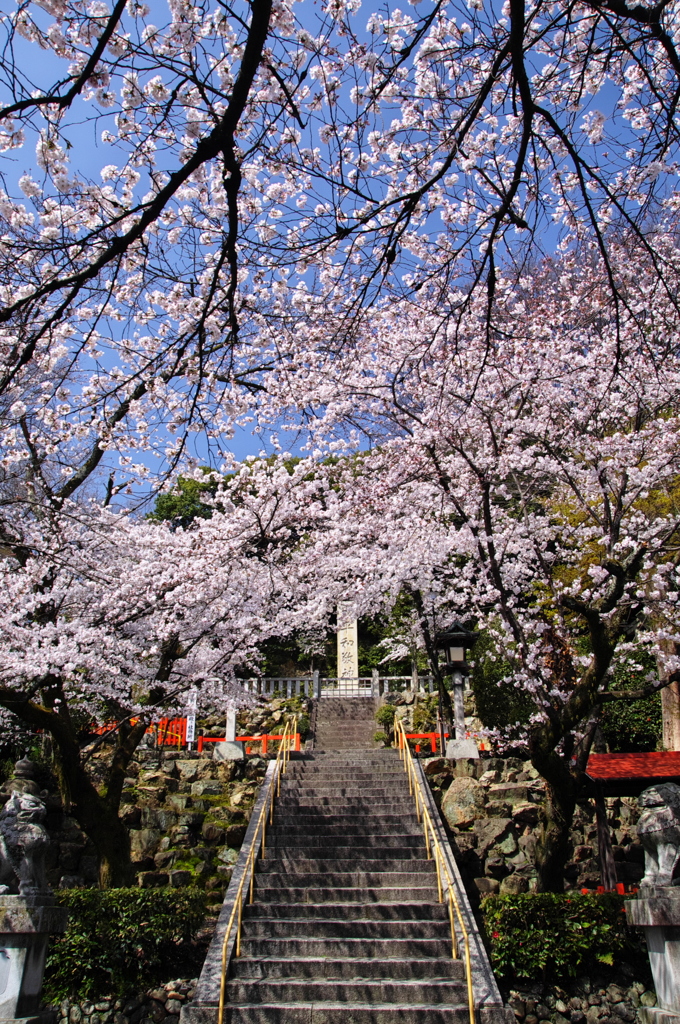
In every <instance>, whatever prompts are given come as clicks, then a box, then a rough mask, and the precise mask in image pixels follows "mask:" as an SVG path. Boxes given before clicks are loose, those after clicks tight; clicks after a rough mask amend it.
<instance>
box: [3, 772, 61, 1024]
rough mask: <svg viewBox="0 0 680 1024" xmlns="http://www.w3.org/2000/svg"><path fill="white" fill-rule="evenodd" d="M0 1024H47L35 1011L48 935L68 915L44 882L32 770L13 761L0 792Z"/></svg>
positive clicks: (39, 805) (50, 1015) (49, 1019)
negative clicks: (0, 805) (1, 801)
mask: <svg viewBox="0 0 680 1024" xmlns="http://www.w3.org/2000/svg"><path fill="white" fill-rule="evenodd" d="M2 798H4V800H5V804H4V807H3V808H2V810H1V811H0V1024H8V1022H9V1021H13V1022H15V1024H16V1022H17V1021H20V1022H22V1024H53V1022H54V1021H55V1020H56V1013H55V1012H54V1011H52V1010H41V1009H40V994H41V991H42V980H43V972H44V969H45V957H46V956H47V944H48V941H49V936H50V934H54V933H59V932H64V931H65V930H66V920H67V916H68V911H67V910H66V908H65V907H57V906H55V905H54V896H53V894H52V890H51V889H50V888H49V886H48V885H47V880H46V877H45V853H46V850H47V847H48V845H49V837H48V835H47V832H46V831H45V827H44V824H43V823H44V821H45V818H46V816H47V812H46V809H45V804H44V803H43V800H42V797H41V793H40V788H39V786H38V784H37V783H36V781H35V778H34V766H33V764H32V763H31V762H30V761H28V760H25V759H24V760H22V761H18V762H17V764H16V765H15V774H14V777H13V778H12V779H10V780H9V781H8V782H6V783H5V784H4V785H3V786H2V788H1V789H0V799H2Z"/></svg>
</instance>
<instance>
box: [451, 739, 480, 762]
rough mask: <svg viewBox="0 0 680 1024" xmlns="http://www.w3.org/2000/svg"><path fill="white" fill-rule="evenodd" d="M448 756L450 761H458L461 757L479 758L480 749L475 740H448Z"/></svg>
mask: <svg viewBox="0 0 680 1024" xmlns="http://www.w3.org/2000/svg"><path fill="white" fill-rule="evenodd" d="M446 756H447V758H448V759H450V760H453V761H455V760H457V759H458V758H459V757H474V758H478V757H479V749H478V747H477V744H476V743H475V741H474V740H448V741H447V744H446Z"/></svg>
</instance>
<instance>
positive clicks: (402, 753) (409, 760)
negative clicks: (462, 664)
mask: <svg viewBox="0 0 680 1024" xmlns="http://www.w3.org/2000/svg"><path fill="white" fill-rule="evenodd" d="M394 725H395V732H396V734H397V738H398V741H399V757H400V758H401V760H402V761H403V762H404V771H405V772H406V774H407V776H408V789H409V793H410V794H411V795H412V796H413V798H414V800H415V804H416V815H417V817H418V821H421V822H422V824H423V832H424V833H425V849H426V850H427V859H428V860H432V858H433V856H434V861H435V864H436V867H437V890H438V893H439V902H440V903H443V902H444V888H445V886H444V884H443V879H444V878H445V879H446V888H447V889H448V895H447V902H448V906H449V922H450V924H451V952H452V956H453V959H454V960H458V959H459V958H460V950H459V948H458V937H457V935H456V921H457V922H458V927H459V928H460V932H461V934H462V936H463V947H464V953H465V977H466V980H467V990H468V1012H469V1014H470V1024H475V996H474V989H473V986H472V965H471V962H470V938H469V935H468V930H467V928H466V927H465V920H464V918H463V915H462V913H461V909H460V904H459V903H458V897H457V894H456V889H455V887H454V884H453V879H452V878H451V873H450V871H449V866H448V864H447V863H446V858H445V856H444V850H443V849H442V845H441V843H440V842H439V839H438V838H437V833H436V832H435V829H434V825H433V824H432V818H431V816H430V812H429V810H428V808H427V803H426V801H425V796H424V794H423V790H422V785H421V782H420V779H419V777H418V773H417V772H416V767H415V763H414V761H413V755H412V754H411V748H410V747H409V745H408V740H407V738H406V729H405V728H404V724H403V722H400V721H398V720H396V719H395V723H394ZM220 1024H222V1021H221V1020H220Z"/></svg>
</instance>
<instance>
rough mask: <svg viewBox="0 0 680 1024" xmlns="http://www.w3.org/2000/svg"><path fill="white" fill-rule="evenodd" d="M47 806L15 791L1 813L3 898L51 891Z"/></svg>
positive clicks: (29, 794)
mask: <svg viewBox="0 0 680 1024" xmlns="http://www.w3.org/2000/svg"><path fill="white" fill-rule="evenodd" d="M46 816H47V811H46V809H45V804H44V803H43V802H42V800H41V799H40V797H39V796H35V795H34V794H32V793H20V792H16V791H14V792H13V793H12V794H11V795H10V797H9V799H8V801H7V803H6V804H5V806H4V807H3V808H2V810H1V811H0V895H3V896H6V895H11V894H16V893H17V892H18V894H19V895H20V896H33V895H37V894H38V893H45V892H48V891H49V886H48V884H47V879H46V876H45V854H46V852H47V847H48V845H49V837H48V835H47V832H46V831H45V828H44V827H43V822H44V821H45V818H46Z"/></svg>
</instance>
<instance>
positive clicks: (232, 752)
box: [213, 740, 246, 761]
mask: <svg viewBox="0 0 680 1024" xmlns="http://www.w3.org/2000/svg"><path fill="white" fill-rule="evenodd" d="M245 756H246V755H245V744H243V743H237V742H236V741H235V740H234V741H233V742H229V741H228V740H225V741H224V743H216V744H215V753H214V754H213V760H215V761H242V760H243V759H244V758H245Z"/></svg>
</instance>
